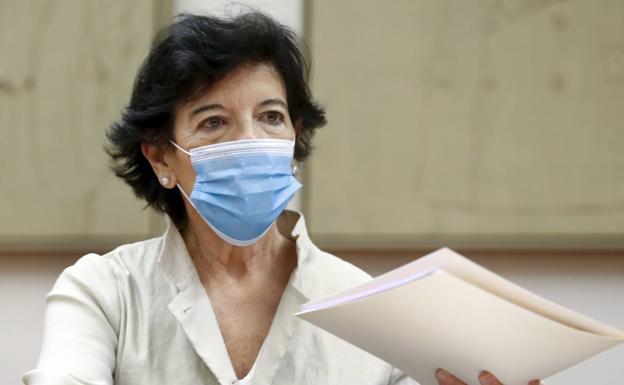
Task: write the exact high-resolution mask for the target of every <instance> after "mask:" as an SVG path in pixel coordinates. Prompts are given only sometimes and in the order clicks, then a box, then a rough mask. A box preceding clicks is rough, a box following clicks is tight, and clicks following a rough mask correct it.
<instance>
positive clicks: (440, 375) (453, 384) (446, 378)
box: [436, 369, 542, 385]
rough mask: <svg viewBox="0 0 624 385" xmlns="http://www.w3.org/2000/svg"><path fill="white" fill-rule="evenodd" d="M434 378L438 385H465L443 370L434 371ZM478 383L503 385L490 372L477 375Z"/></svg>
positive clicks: (532, 382)
mask: <svg viewBox="0 0 624 385" xmlns="http://www.w3.org/2000/svg"><path fill="white" fill-rule="evenodd" d="M436 378H437V379H438V383H439V384H440V385H466V384H465V383H464V382H462V381H461V380H460V379H458V378H457V377H455V376H453V375H452V374H451V373H449V372H447V371H446V370H444V369H438V370H436ZM479 382H480V383H481V385H503V383H502V382H500V381H499V380H498V379H497V378H496V377H494V375H493V374H492V373H490V372H486V371H483V372H481V373H480V374H479ZM540 384H542V382H540V380H533V381H531V382H529V385H540Z"/></svg>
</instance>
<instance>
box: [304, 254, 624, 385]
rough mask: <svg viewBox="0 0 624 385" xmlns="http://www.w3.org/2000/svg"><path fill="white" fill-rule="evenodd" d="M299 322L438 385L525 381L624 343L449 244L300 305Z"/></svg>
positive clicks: (519, 384) (518, 384) (520, 384)
mask: <svg viewBox="0 0 624 385" xmlns="http://www.w3.org/2000/svg"><path fill="white" fill-rule="evenodd" d="M296 315H297V316H298V317H300V318H302V319H304V320H306V321H308V322H310V323H312V324H314V325H316V326H318V327H321V328H323V329H325V330H326V331H328V332H330V333H332V334H334V335H335V336H337V337H339V338H341V339H343V340H345V341H347V342H350V343H352V344H353V345H355V346H358V347H360V348H361V349H364V350H366V351H368V352H369V353H371V354H374V355H375V356H377V357H379V358H381V359H382V360H384V361H386V362H388V363H390V364H392V365H393V366H396V367H398V368H399V369H401V370H403V371H404V372H405V373H406V374H408V375H409V376H411V377H412V378H413V379H415V380H416V381H418V382H419V383H420V385H437V384H438V382H437V380H436V379H435V370H436V369H437V368H444V369H446V370H447V371H449V372H451V373H453V374H454V375H456V376H457V377H459V378H460V379H462V380H463V381H464V382H466V383H467V384H468V385H479V382H478V375H479V373H480V372H481V371H482V370H488V371H490V372H492V373H494V375H495V376H497V377H498V379H499V380H501V381H502V383H503V384H505V385H526V384H528V382H529V381H531V380H534V379H543V378H546V377H549V376H552V375H554V374H555V373H557V372H559V371H561V370H563V369H565V368H568V367H570V366H572V365H575V364H576V363H579V362H581V361H583V360H585V359H587V358H589V357H590V356H592V355H595V354H597V353H599V352H601V351H603V350H606V349H609V348H610V347H613V346H615V345H617V344H618V343H620V342H623V341H624V333H623V332H621V331H619V330H617V329H614V328H612V327H609V326H607V325H604V324H602V323H600V322H598V321H595V320H593V319H591V318H589V317H585V316H583V315H581V314H578V313H576V312H574V311H572V310H570V309H567V308H565V307H563V306H560V305H558V304H556V303H553V302H551V301H549V300H547V299H545V298H542V297H540V296H538V295H536V294H534V293H532V292H530V291H528V290H525V289H523V288H522V287H520V286H518V285H516V284H513V283H512V282H510V281H508V280H506V279H504V278H502V277H501V276H498V275H496V274H495V273H493V272H491V271H489V270H487V269H485V268H483V267H481V266H480V265H478V264H476V263H474V262H472V261H470V260H468V259H467V258H465V257H463V256H461V255H460V254H458V253H456V252H454V251H453V250H450V249H448V248H443V249H440V250H437V251H435V252H433V253H431V254H428V255H426V256H424V257H422V258H419V259H417V260H415V261H413V262H411V263H408V264H407V265H404V266H402V267H399V268H397V269H395V270H392V271H390V272H388V273H386V274H383V275H380V276H379V277H377V278H375V279H372V280H370V281H368V282H365V283H363V284H361V285H358V286H356V287H353V288H351V289H348V290H345V291H341V292H339V293H336V294H333V295H330V296H328V297H325V298H320V299H316V300H312V301H310V302H308V303H306V304H303V305H301V308H300V311H299V312H298V313H297V314H296Z"/></svg>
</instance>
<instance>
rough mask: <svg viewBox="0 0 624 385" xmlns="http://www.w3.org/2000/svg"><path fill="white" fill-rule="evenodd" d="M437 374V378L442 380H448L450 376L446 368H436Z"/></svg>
mask: <svg viewBox="0 0 624 385" xmlns="http://www.w3.org/2000/svg"><path fill="white" fill-rule="evenodd" d="M435 375H436V378H437V379H438V380H440V381H444V380H448V379H449V377H450V376H449V374H448V373H447V372H446V370H444V369H438V370H436V372H435Z"/></svg>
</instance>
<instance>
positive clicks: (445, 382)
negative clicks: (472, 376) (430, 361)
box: [435, 369, 466, 385]
mask: <svg viewBox="0 0 624 385" xmlns="http://www.w3.org/2000/svg"><path fill="white" fill-rule="evenodd" d="M435 375H436V378H437V379H438V383H439V384H440V385H466V384H465V383H464V382H463V381H461V380H460V379H459V378H457V377H455V376H454V375H452V374H451V373H449V372H447V371H446V370H444V369H438V370H436V372H435Z"/></svg>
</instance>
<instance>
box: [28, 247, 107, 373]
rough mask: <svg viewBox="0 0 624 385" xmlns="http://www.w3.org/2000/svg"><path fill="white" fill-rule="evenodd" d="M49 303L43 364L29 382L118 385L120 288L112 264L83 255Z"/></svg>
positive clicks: (58, 283)
mask: <svg viewBox="0 0 624 385" xmlns="http://www.w3.org/2000/svg"><path fill="white" fill-rule="evenodd" d="M46 301H47V306H46V315H45V322H44V331H43V342H42V346H41V352H40V354H39V362H38V364H37V367H36V368H35V369H33V370H30V371H28V372H27V373H26V374H25V375H24V377H23V378H22V380H23V381H24V384H26V385H78V384H80V385H96V384H97V385H105V384H106V385H110V384H113V371H114V368H115V358H116V357H115V351H116V348H117V333H118V331H119V292H118V286H117V282H116V280H115V276H114V274H113V270H112V266H111V264H110V262H109V261H107V260H106V259H105V258H103V257H101V256H99V255H95V254H89V255H86V256H84V257H82V258H81V259H80V260H79V261H78V262H76V264H74V265H73V266H70V267H69V268H67V269H65V270H64V271H63V273H62V274H61V275H60V276H59V278H58V279H57V281H56V283H55V284H54V287H53V288H52V291H51V292H50V293H49V294H48V296H47V297H46Z"/></svg>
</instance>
